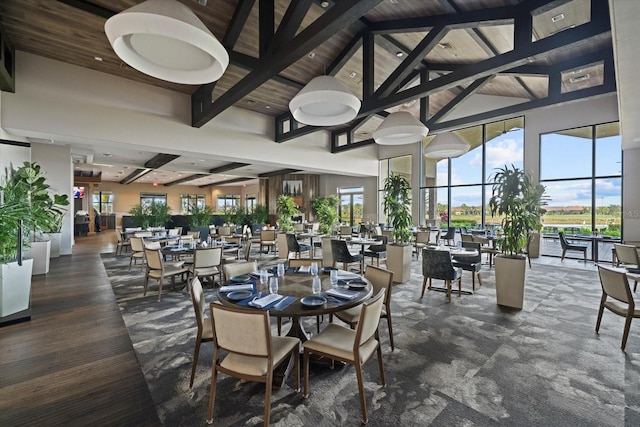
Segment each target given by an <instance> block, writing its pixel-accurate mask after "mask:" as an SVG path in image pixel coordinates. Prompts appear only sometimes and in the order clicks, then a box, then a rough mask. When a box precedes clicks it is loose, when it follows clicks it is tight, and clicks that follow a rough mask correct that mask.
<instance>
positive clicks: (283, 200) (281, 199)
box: [276, 194, 298, 232]
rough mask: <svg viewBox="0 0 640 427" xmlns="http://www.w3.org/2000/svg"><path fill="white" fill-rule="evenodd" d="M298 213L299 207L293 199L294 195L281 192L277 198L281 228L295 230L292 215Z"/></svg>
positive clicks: (277, 211) (277, 210) (277, 212)
mask: <svg viewBox="0 0 640 427" xmlns="http://www.w3.org/2000/svg"><path fill="white" fill-rule="evenodd" d="M297 213H298V207H297V206H296V203H295V202H294V201H293V197H291V196H285V195H284V194H281V195H280V196H278V199H277V200H276V214H277V215H278V224H279V226H280V230H282V231H285V232H289V231H293V220H292V219H291V217H292V216H294V215H296V214H297Z"/></svg>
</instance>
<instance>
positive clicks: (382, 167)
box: [378, 159, 389, 188]
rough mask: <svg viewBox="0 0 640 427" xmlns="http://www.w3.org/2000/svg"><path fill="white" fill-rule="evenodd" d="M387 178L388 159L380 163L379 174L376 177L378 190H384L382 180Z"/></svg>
mask: <svg viewBox="0 0 640 427" xmlns="http://www.w3.org/2000/svg"><path fill="white" fill-rule="evenodd" d="M388 176H389V159H384V160H381V161H380V174H379V175H378V177H379V178H378V179H379V182H378V188H384V180H385V179H387V177H388Z"/></svg>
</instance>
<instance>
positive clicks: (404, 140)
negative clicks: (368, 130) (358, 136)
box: [373, 111, 429, 145]
mask: <svg viewBox="0 0 640 427" xmlns="http://www.w3.org/2000/svg"><path fill="white" fill-rule="evenodd" d="M428 132H429V128H427V127H426V126H425V125H424V124H422V122H421V121H420V120H418V119H416V118H415V117H413V116H412V115H411V114H410V113H408V112H406V111H399V112H397V113H391V114H389V115H388V116H387V117H385V119H384V121H383V122H382V123H381V124H380V126H379V127H378V129H376V131H375V132H373V139H375V141H376V142H377V143H378V144H380V145H400V144H411V143H412V142H418V141H420V140H422V138H424V137H425V136H427V133H428Z"/></svg>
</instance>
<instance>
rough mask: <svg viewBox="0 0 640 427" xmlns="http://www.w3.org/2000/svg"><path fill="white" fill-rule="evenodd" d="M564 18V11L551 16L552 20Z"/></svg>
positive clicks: (556, 20)
mask: <svg viewBox="0 0 640 427" xmlns="http://www.w3.org/2000/svg"><path fill="white" fill-rule="evenodd" d="M563 19H564V13H559V14H557V15H555V16H552V17H551V22H558V21H562V20H563Z"/></svg>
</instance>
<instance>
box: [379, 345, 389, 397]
mask: <svg viewBox="0 0 640 427" xmlns="http://www.w3.org/2000/svg"><path fill="white" fill-rule="evenodd" d="M378 367H379V368H380V383H381V384H382V387H386V386H387V379H386V378H385V376H384V365H383V363H382V349H381V348H380V343H378Z"/></svg>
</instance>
